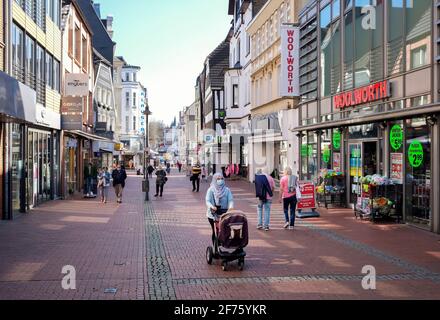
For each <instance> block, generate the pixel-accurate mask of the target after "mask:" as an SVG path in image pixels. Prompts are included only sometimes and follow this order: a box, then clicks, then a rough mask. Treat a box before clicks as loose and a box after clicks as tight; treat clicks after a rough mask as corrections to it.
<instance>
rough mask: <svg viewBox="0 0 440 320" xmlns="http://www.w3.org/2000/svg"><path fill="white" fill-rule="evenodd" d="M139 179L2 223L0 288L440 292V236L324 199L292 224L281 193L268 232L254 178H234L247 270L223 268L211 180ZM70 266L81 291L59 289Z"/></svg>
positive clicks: (96, 295)
mask: <svg viewBox="0 0 440 320" xmlns="http://www.w3.org/2000/svg"><path fill="white" fill-rule="evenodd" d="M141 181H142V179H140V178H139V177H138V176H136V175H134V174H132V175H129V178H128V182H127V187H126V189H125V190H124V196H123V203H122V204H120V205H118V204H117V203H116V199H115V197H114V196H113V195H112V196H111V197H110V201H109V203H108V204H105V205H104V204H101V203H100V202H99V201H97V200H88V201H82V200H69V201H57V202H55V203H52V204H51V205H44V206H41V207H40V208H38V209H37V210H35V211H34V212H33V213H32V215H30V216H22V217H20V218H18V219H17V220H16V221H14V222H12V223H10V224H8V225H6V224H4V223H2V224H0V230H1V233H0V251H1V252H2V259H1V261H0V299H49V300H52V299H84V300H85V299H141V300H142V299H147V300H150V299H151V300H167V299H183V300H188V299H190V300H191V299H196V300H206V299H208V300H209V299H211V300H212V299H225V300H236V299H243V300H254V299H255V300H287V299H288V300H292V299H350V300H351V299H369V300H370V299H438V298H440V264H439V263H438V259H439V256H438V251H439V246H440V237H438V236H437V235H432V234H429V233H427V232H425V231H421V230H417V229H414V228H411V227H408V226H405V225H399V226H395V225H371V224H370V223H368V222H361V221H359V220H356V219H355V218H354V215H353V213H352V211H351V210H329V211H326V210H322V217H321V218H313V219H307V220H301V221H299V222H298V223H297V227H296V228H295V229H294V230H288V229H284V228H283V225H284V214H283V213H282V209H281V206H280V205H279V204H274V206H273V211H272V214H271V215H272V217H271V229H270V231H268V232H266V231H264V230H257V213H256V205H255V204H256V200H255V199H256V198H255V194H254V193H255V192H254V190H253V189H252V185H250V184H249V183H246V182H230V183H229V182H228V185H230V188H231V190H232V192H233V194H234V197H235V199H236V208H237V209H239V210H241V211H243V212H244V213H245V214H246V215H247V216H248V219H249V237H250V243H249V246H248V248H247V249H246V251H247V257H246V260H245V261H246V262H245V267H244V270H243V271H239V269H238V267H237V265H236V264H232V263H231V264H230V265H229V268H228V270H227V271H222V269H221V266H220V263H219V262H214V263H213V264H212V265H208V264H207V262H206V257H205V251H206V247H207V246H209V245H210V241H211V229H210V226H209V223H208V220H207V218H206V206H205V201H204V197H205V192H206V190H207V188H208V185H209V184H208V183H202V184H201V188H200V193H192V192H191V187H192V186H191V183H190V181H189V179H188V177H186V176H185V175H183V174H179V173H178V172H177V169H176V170H173V171H172V174H171V176H170V178H169V182H167V184H166V187H165V191H164V197H163V198H161V199H158V200H153V201H152V202H148V203H144V201H143V199H144V197H143V194H142V192H141ZM12 238H13V239H14V241H11V240H10V239H12ZM402 243H411V244H412V245H411V246H402ZM64 266H73V267H74V268H75V271H76V290H64V289H63V288H62V279H63V277H64V274H62V273H61V271H62V269H63V267H64ZM364 266H373V267H374V268H375V270H376V272H377V282H376V290H365V289H363V287H362V279H363V277H364V276H365V274H363V273H362V269H363V267H364ZM231 285H233V286H234V290H229V288H230V287H231Z"/></svg>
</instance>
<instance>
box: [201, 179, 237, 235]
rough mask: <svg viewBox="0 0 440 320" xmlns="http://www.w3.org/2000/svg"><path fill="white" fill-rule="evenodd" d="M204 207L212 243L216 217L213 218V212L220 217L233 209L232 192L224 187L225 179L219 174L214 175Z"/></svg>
mask: <svg viewBox="0 0 440 320" xmlns="http://www.w3.org/2000/svg"><path fill="white" fill-rule="evenodd" d="M206 206H207V207H208V212H207V214H206V216H207V217H208V220H209V224H210V225H211V228H212V243H214V242H215V230H214V224H215V221H216V217H214V214H213V212H214V213H215V214H216V215H218V216H221V215H222V214H224V213H226V212H227V211H230V210H233V208H234V198H233V196H232V192H231V190H230V189H229V188H228V187H227V186H226V184H225V179H224V178H223V175H222V174H221V173H216V174H215V175H214V176H213V178H212V182H211V187H210V188H209V189H208V191H207V192H206Z"/></svg>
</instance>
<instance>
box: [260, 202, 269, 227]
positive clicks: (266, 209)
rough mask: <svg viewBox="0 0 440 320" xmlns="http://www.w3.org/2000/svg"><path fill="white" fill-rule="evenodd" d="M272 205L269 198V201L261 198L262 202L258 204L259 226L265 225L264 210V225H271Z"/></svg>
mask: <svg viewBox="0 0 440 320" xmlns="http://www.w3.org/2000/svg"><path fill="white" fill-rule="evenodd" d="M271 206H272V200H267V202H263V201H261V200H260V203H259V204H258V226H263V211H264V227H269V224H270V207H271Z"/></svg>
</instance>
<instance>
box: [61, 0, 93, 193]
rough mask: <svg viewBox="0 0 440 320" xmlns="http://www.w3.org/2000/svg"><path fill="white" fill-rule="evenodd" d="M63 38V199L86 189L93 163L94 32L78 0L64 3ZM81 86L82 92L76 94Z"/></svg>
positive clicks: (67, 0) (68, 0)
mask: <svg viewBox="0 0 440 320" xmlns="http://www.w3.org/2000/svg"><path fill="white" fill-rule="evenodd" d="M62 37H63V65H62V66H63V69H62V70H63V75H62V78H63V90H62V93H63V101H62V129H63V135H62V137H63V140H62V142H61V145H62V146H63V149H62V150H63V154H62V164H63V167H62V195H63V197H64V198H68V197H70V196H72V195H73V194H75V193H77V192H81V191H82V190H83V189H84V184H85V180H84V176H83V171H84V168H85V167H87V166H88V164H89V163H90V162H91V161H92V159H93V151H92V150H91V147H92V143H93V139H92V134H93V126H94V112H93V102H92V97H93V88H94V82H95V73H94V69H93V60H92V53H93V46H92V31H91V27H90V25H89V24H88V21H87V19H86V17H85V16H84V14H83V12H82V10H81V9H80V7H79V5H78V3H77V1H76V0H71V1H70V0H65V1H63V7H62ZM76 81H78V82H76ZM80 82H82V83H83V85H84V87H83V90H81V91H82V92H79V91H77V90H73V88H75V84H76V83H80Z"/></svg>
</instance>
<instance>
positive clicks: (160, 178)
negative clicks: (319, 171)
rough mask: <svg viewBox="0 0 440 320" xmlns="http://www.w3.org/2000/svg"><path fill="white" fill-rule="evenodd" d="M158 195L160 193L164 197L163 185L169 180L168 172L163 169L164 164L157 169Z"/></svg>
mask: <svg viewBox="0 0 440 320" xmlns="http://www.w3.org/2000/svg"><path fill="white" fill-rule="evenodd" d="M156 176H157V178H156V195H155V197H156V198H157V197H158V196H159V195H160V197H162V195H163V187H164V185H165V183H166V182H167V173H166V172H165V170H163V168H162V166H159V169H158V170H157V171H156Z"/></svg>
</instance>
